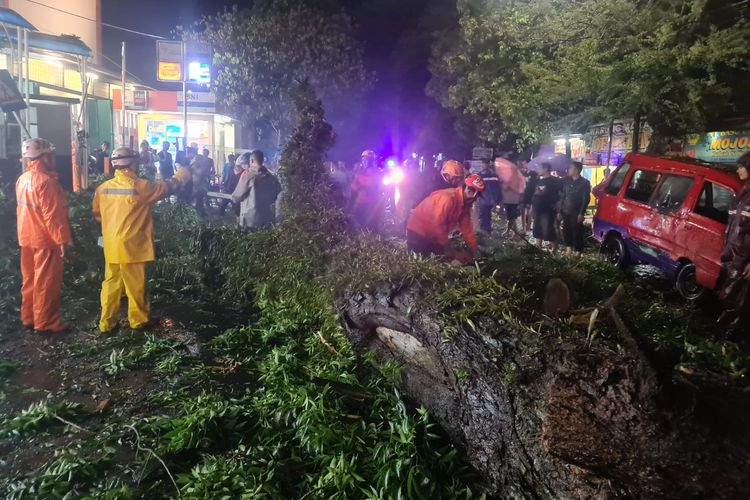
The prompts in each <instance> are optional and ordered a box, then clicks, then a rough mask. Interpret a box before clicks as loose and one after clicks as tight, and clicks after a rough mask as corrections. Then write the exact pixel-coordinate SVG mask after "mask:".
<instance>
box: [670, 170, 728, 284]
mask: <svg viewBox="0 0 750 500" xmlns="http://www.w3.org/2000/svg"><path fill="white" fill-rule="evenodd" d="M701 181H702V182H700V183H699V184H700V195H699V196H698V197H697V199H696V200H695V201H694V202H693V203H691V204H690V205H691V206H688V207H686V211H685V212H686V215H685V223H684V226H683V229H682V231H680V233H679V234H678V237H677V247H678V248H679V250H678V251H680V252H682V255H684V256H685V257H686V258H688V259H689V260H690V261H691V262H693V263H694V264H695V269H696V281H697V282H698V284H699V285H701V286H703V287H705V288H709V289H713V288H714V287H715V286H716V280H717V279H718V277H719V271H720V269H721V262H720V256H721V251H722V249H723V248H724V231H725V229H726V225H727V221H728V220H729V209H730V207H731V206H732V201H733V200H734V196H735V194H734V190H732V189H731V188H729V187H727V186H723V185H721V184H718V183H716V182H713V181H708V180H705V181H703V180H702V179H701Z"/></svg>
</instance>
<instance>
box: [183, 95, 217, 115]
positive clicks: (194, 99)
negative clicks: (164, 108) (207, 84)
mask: <svg viewBox="0 0 750 500" xmlns="http://www.w3.org/2000/svg"><path fill="white" fill-rule="evenodd" d="M187 102H188V111H189V112H194V113H215V112H216V94H214V93H213V92H188V93H187ZM177 110H178V111H182V110H183V107H182V95H181V94H179V95H178V96H177Z"/></svg>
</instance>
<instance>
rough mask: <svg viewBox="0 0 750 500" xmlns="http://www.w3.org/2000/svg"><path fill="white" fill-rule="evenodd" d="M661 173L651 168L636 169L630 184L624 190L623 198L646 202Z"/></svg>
mask: <svg viewBox="0 0 750 500" xmlns="http://www.w3.org/2000/svg"><path fill="white" fill-rule="evenodd" d="M660 178H661V174H659V173H657V172H653V171H651V170H636V171H635V173H633V177H631V179H630V184H628V188H627V189H626V190H625V198H626V199H628V200H633V201H638V202H640V203H648V200H649V199H650V198H651V194H652V193H653V192H654V189H656V185H657V184H658V183H659V179H660Z"/></svg>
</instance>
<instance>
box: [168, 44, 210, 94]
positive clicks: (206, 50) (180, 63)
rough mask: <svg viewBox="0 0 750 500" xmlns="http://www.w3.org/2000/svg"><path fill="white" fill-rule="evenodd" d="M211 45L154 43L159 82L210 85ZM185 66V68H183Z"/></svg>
mask: <svg viewBox="0 0 750 500" xmlns="http://www.w3.org/2000/svg"><path fill="white" fill-rule="evenodd" d="M212 57H213V53H212V50H211V45H210V44H208V43H203V42H197V41H187V42H182V41H172V40H157V41H156V61H157V62H156V74H157V75H156V76H157V80H159V81H160V82H181V81H182V80H183V78H184V79H185V81H187V82H189V83H198V84H204V85H206V84H209V83H211V59H212ZM185 66H186V67H185Z"/></svg>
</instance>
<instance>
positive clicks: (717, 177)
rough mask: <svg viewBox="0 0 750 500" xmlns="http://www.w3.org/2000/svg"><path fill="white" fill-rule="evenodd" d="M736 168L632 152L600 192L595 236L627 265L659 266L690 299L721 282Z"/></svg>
mask: <svg viewBox="0 0 750 500" xmlns="http://www.w3.org/2000/svg"><path fill="white" fill-rule="evenodd" d="M735 168H736V167H734V166H732V165H714V164H710V163H705V162H700V161H697V160H692V159H689V158H662V157H657V156H650V155H645V154H635V153H631V154H629V155H627V156H626V157H625V159H624V161H623V163H622V164H621V165H620V166H619V167H618V168H617V169H616V170H615V171H614V172H612V174H611V175H610V176H609V177H607V179H605V180H604V182H602V183H601V184H600V185H599V186H597V187H596V188H595V189H594V193H595V195H596V196H597V199H598V204H597V209H596V214H595V215H594V224H593V230H594V238H596V239H597V241H599V242H600V243H601V245H602V246H601V248H602V253H604V254H605V255H606V256H607V257H608V260H609V261H610V262H612V263H614V264H616V265H618V266H620V267H625V266H627V265H628V264H630V263H643V264H652V265H655V266H657V267H659V268H660V269H662V270H663V271H664V272H665V273H666V274H667V276H668V277H670V278H671V279H672V280H674V282H675V288H676V289H677V291H678V292H679V293H680V295H682V296H683V297H685V298H686V299H687V300H691V301H695V300H699V299H701V298H703V297H704V296H705V294H706V293H707V292H708V291H709V290H712V289H713V288H714V287H715V285H716V280H717V278H718V277H719V269H720V256H721V250H722V248H723V246H724V229H725V226H726V224H727V220H728V217H729V208H730V205H731V203H732V200H733V198H734V196H735V194H736V193H738V192H739V191H740V188H741V183H740V181H739V179H738V178H737V176H736V175H735V174H734V170H735Z"/></svg>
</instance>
